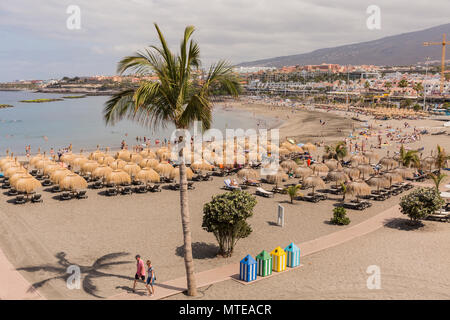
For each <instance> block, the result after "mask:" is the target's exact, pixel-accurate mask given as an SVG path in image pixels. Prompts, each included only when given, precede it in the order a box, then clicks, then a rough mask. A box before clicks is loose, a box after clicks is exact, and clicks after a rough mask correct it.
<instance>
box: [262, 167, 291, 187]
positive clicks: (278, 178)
mask: <svg viewBox="0 0 450 320" xmlns="http://www.w3.org/2000/svg"><path fill="white" fill-rule="evenodd" d="M287 179H289V176H288V175H287V174H286V173H285V172H284V171H283V170H278V172H277V173H275V174H270V175H267V177H266V180H267V182H268V183H272V184H275V185H276V186H277V187H278V184H280V183H281V182H283V181H286V180H287Z"/></svg>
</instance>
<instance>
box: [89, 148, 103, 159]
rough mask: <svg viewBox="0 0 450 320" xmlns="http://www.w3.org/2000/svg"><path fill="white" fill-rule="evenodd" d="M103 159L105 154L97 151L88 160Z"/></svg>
mask: <svg viewBox="0 0 450 320" xmlns="http://www.w3.org/2000/svg"><path fill="white" fill-rule="evenodd" d="M103 157H105V153H103V152H102V151H100V150H98V149H97V150H95V151H94V152H92V153H91V154H90V155H89V160H98V159H100V158H103Z"/></svg>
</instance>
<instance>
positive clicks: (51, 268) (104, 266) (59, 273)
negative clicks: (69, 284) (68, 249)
mask: <svg viewBox="0 0 450 320" xmlns="http://www.w3.org/2000/svg"><path fill="white" fill-rule="evenodd" d="M127 255H129V253H126V252H115V253H109V254H106V255H104V256H102V257H100V258H98V259H97V260H95V261H94V263H93V264H92V265H90V266H83V265H79V264H76V263H73V262H71V261H69V260H68V259H67V258H66V253H65V252H58V253H57V254H56V255H55V257H56V259H57V260H58V261H57V263H56V265H55V264H44V265H40V266H34V267H22V268H17V270H18V271H26V272H39V271H46V272H50V273H54V274H55V276H53V277H50V278H47V279H44V280H41V281H38V282H35V283H33V284H31V286H30V288H29V289H28V291H29V292H31V291H34V290H35V289H38V288H41V287H42V286H44V285H45V284H46V283H48V282H49V281H51V280H57V279H60V280H64V281H67V279H68V278H69V277H70V276H71V275H72V274H73V273H68V268H69V267H70V266H78V267H79V268H80V277H81V279H82V282H81V287H82V289H83V291H84V292H86V293H88V294H90V295H92V296H94V297H96V298H104V297H102V296H100V295H99V294H98V288H97V286H96V285H95V284H94V280H95V279H98V278H105V277H113V278H119V279H126V280H134V278H132V277H127V276H122V275H119V274H113V273H108V272H105V271H106V270H108V269H109V268H111V267H112V266H116V265H122V264H127V263H132V262H131V261H112V260H114V259H118V258H121V257H123V256H127ZM102 270H104V271H102Z"/></svg>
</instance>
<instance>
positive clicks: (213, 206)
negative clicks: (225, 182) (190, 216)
mask: <svg viewBox="0 0 450 320" xmlns="http://www.w3.org/2000/svg"><path fill="white" fill-rule="evenodd" d="M255 205H256V198H255V197H254V196H252V195H250V194H249V193H248V192H245V191H241V190H235V191H232V192H227V193H224V194H220V195H216V196H214V197H213V198H212V201H211V202H209V203H206V204H205V205H204V206H203V224H202V227H203V229H204V230H206V231H207V232H212V233H213V234H214V236H215V237H216V240H217V242H218V243H219V254H220V255H222V256H224V257H229V256H231V254H232V253H233V249H234V246H235V245H236V243H237V242H238V240H239V239H242V238H246V237H248V236H249V235H250V234H251V232H252V228H251V227H250V225H249V224H248V223H247V221H246V220H247V219H248V218H250V217H251V216H252V215H253V208H254V207H255Z"/></svg>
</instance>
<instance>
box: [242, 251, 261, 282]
mask: <svg viewBox="0 0 450 320" xmlns="http://www.w3.org/2000/svg"><path fill="white" fill-rule="evenodd" d="M257 269H258V268H257V263H256V260H255V259H253V257H252V256H251V255H247V256H246V257H245V258H244V259H242V260H241V267H240V272H239V280H242V281H246V282H250V281H253V280H256V272H257Z"/></svg>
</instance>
